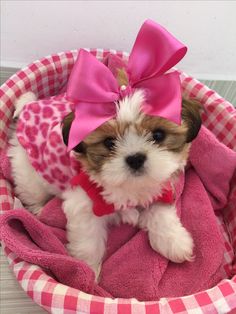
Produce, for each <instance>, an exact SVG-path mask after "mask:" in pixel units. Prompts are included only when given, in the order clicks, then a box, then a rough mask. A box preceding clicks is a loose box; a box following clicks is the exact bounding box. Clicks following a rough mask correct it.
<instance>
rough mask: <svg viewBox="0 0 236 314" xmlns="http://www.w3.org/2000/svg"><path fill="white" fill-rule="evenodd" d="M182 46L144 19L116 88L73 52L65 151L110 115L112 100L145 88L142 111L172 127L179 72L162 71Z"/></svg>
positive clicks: (101, 69) (106, 72) (109, 76)
mask: <svg viewBox="0 0 236 314" xmlns="http://www.w3.org/2000/svg"><path fill="white" fill-rule="evenodd" d="M186 52H187V48H186V47H185V46H184V45H183V44H182V43H181V42H179V41H178V40H177V39H176V38H175V37H173V36H172V35H171V34H170V33H168V31H167V30H165V29H164V28H163V27H161V26H160V25H158V24H157V23H155V22H153V21H151V20H147V21H146V22H145V23H144V24H143V25H142V27H141V29H140V31H139V33H138V35H137V38H136V40H135V43H134V46H133V48H132V51H131V54H130V57H129V61H128V65H127V74H126V72H125V76H123V77H122V83H121V86H120V85H119V84H118V82H117V80H116V78H115V76H114V75H113V73H112V71H111V70H110V69H109V68H108V67H106V66H105V65H104V64H103V63H101V62H100V61H98V60H97V59H96V58H95V57H94V56H92V55H91V54H90V53H89V52H87V51H86V50H83V49H81V50H80V51H79V55H78V58H77V60H76V62H75V65H74V67H73V70H72V72H71V75H70V79H69V82H68V88H67V97H68V99H70V100H73V101H75V119H74V121H73V122H72V125H71V129H70V134H69V144H68V150H70V149H73V148H74V147H75V146H76V145H78V144H79V143H80V142H81V141H82V140H83V139H84V138H85V137H86V136H87V135H88V134H90V133H91V132H92V131H93V130H95V129H96V128H97V127H99V126H100V125H102V124H103V123H104V122H106V121H108V120H110V119H112V118H114V117H115V116H116V106H115V104H114V103H115V102H117V101H119V100H120V99H123V98H124V97H126V96H129V95H131V94H132V93H133V92H134V90H135V89H143V90H145V97H146V99H145V100H146V103H145V104H144V105H143V106H142V111H144V113H146V114H148V115H153V116H160V117H163V118H166V119H168V120H171V121H173V122H175V123H178V124H179V123H180V121H181V102H182V97H181V83H180V78H179V74H178V73H177V72H176V71H175V72H170V73H167V74H165V72H166V71H168V70H169V69H171V68H172V67H173V66H174V65H176V64H177V63H178V62H179V61H180V60H181V59H182V58H183V57H184V55H185V54H186Z"/></svg>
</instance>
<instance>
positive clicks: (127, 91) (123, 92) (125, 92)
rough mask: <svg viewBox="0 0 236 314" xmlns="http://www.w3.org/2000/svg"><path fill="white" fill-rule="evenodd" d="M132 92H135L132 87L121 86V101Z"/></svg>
mask: <svg viewBox="0 0 236 314" xmlns="http://www.w3.org/2000/svg"><path fill="white" fill-rule="evenodd" d="M132 92H133V89H132V87H131V86H130V85H121V86H120V91H119V94H120V99H123V98H125V97H126V96H129V95H131V94H132Z"/></svg>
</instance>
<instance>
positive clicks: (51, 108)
mask: <svg viewBox="0 0 236 314" xmlns="http://www.w3.org/2000/svg"><path fill="white" fill-rule="evenodd" d="M73 107H74V105H73V103H72V102H70V101H68V100H67V99H66V98H65V94H61V95H57V96H53V97H50V98H48V99H43V100H37V101H35V102H31V103H29V104H26V105H25V107H24V109H23V110H22V112H21V114H20V116H19V121H18V124H17V137H18V140H19V142H20V144H21V145H22V146H23V148H24V149H25V150H26V152H27V155H28V157H29V160H30V162H31V164H32V166H33V168H34V169H35V170H36V171H37V172H38V173H39V174H40V175H41V176H42V177H43V178H44V179H45V180H46V181H47V182H48V183H50V185H53V186H54V187H55V188H56V190H57V192H60V191H63V190H65V189H66V188H68V186H69V185H70V180H71V179H72V177H73V176H74V175H76V169H77V167H78V165H77V164H76V161H75V159H74V158H73V152H70V153H68V152H67V147H66V145H65V144H64V142H63V138H62V130H61V122H62V120H63V118H64V117H65V116H66V115H67V114H68V113H69V112H71V111H73V109H74V108H73Z"/></svg>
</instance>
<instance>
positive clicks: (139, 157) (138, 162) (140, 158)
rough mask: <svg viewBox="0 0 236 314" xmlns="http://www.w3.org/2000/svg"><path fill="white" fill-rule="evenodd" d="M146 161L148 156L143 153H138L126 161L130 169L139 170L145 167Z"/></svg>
mask: <svg viewBox="0 0 236 314" xmlns="http://www.w3.org/2000/svg"><path fill="white" fill-rule="evenodd" d="M146 159H147V157H146V155H144V154H142V153H137V154H134V155H130V156H128V157H126V159H125V161H126V162H127V164H128V165H129V167H130V168H132V169H134V170H138V169H140V168H141V167H142V166H143V164H144V162H145V160H146Z"/></svg>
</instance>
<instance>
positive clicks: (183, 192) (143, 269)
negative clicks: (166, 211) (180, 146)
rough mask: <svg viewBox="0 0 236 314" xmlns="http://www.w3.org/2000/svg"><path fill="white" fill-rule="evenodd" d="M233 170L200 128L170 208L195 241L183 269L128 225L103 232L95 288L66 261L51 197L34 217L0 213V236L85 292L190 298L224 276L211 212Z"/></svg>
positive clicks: (86, 271)
mask: <svg viewBox="0 0 236 314" xmlns="http://www.w3.org/2000/svg"><path fill="white" fill-rule="evenodd" d="M1 167H2V171H3V173H4V175H5V177H8V178H9V175H10V173H9V171H8V169H9V164H8V161H7V160H6V158H4V157H3V156H2V159H1ZM235 169H236V153H235V152H233V151H232V150H230V149H228V148H227V147H226V146H224V145H223V144H221V143H219V142H218V140H217V139H216V138H215V137H214V135H212V134H211V133H210V132H209V131H208V130H207V129H206V128H204V127H202V128H201V130H200V132H199V135H198V137H197V138H196V139H195V140H194V142H193V144H192V147H191V151H190V158H189V165H188V167H187V169H186V171H185V175H182V176H181V177H180V179H179V182H178V185H177V189H176V196H177V210H178V212H180V213H181V221H182V223H183V224H184V226H185V227H186V228H187V229H188V230H189V231H190V232H191V234H192V236H193V239H194V243H195V251H194V254H195V255H196V258H195V261H194V262H191V263H190V262H185V263H182V264H175V263H172V262H170V261H168V260H167V259H165V258H164V257H162V256H161V255H159V254H158V253H156V252H154V251H153V250H152V249H151V247H150V245H149V242H148V237H147V234H146V233H145V232H144V231H141V230H138V229H135V228H133V227H131V226H128V225H121V226H116V227H111V229H110V233H109V237H108V243H107V254H106V256H105V258H104V263H103V266H102V270H101V277H100V281H99V283H98V284H97V283H95V281H94V273H93V272H92V270H91V269H90V268H89V267H88V266H87V265H86V264H85V263H84V262H82V261H79V260H76V259H74V258H72V257H70V256H68V253H67V251H66V248H65V246H64V245H65V243H66V232H65V226H66V219H65V216H64V214H63V212H62V209H61V200H60V199H58V198H54V199H52V200H50V201H49V202H48V203H47V204H46V206H45V207H44V208H43V209H42V212H41V214H40V216H39V217H38V218H39V219H37V218H36V217H34V216H33V215H32V214H30V213H29V212H28V211H26V210H24V209H17V210H11V211H9V212H7V213H6V214H4V215H2V216H1V218H0V237H1V239H2V240H3V241H4V242H5V244H6V245H7V247H8V248H9V249H10V250H12V251H13V252H15V253H16V254H17V255H18V256H19V257H20V258H22V259H23V260H25V261H27V262H30V263H33V264H37V265H39V266H41V267H43V268H45V269H47V271H49V272H50V273H51V275H52V276H54V277H55V278H56V279H57V280H58V281H60V282H62V283H64V284H66V285H69V286H71V287H74V288H77V289H80V290H82V291H85V292H87V293H91V294H96V295H100V296H107V297H123V298H131V297H135V298H137V299H139V300H157V299H159V298H161V297H174V296H182V295H186V294H192V293H195V292H197V291H200V290H205V289H208V288H210V287H212V286H214V285H215V284H217V283H218V282H219V281H220V280H221V279H223V278H225V277H226V274H225V271H224V270H223V267H222V264H223V255H224V250H225V249H224V245H223V239H222V236H221V233H220V231H219V228H218V225H217V221H216V217H215V211H220V210H222V209H223V208H224V207H225V206H226V204H227V196H228V194H229V190H230V181H231V178H232V176H233V173H234V171H235Z"/></svg>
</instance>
